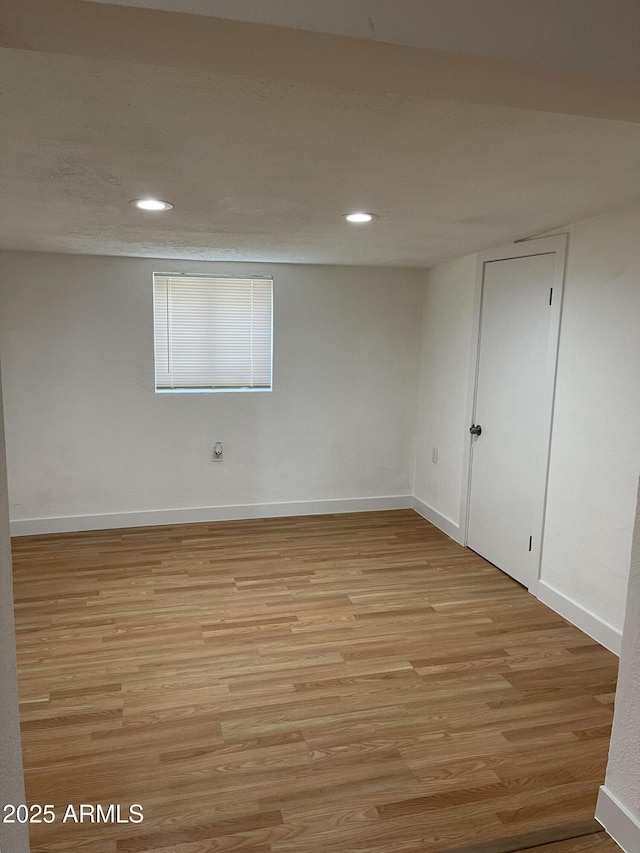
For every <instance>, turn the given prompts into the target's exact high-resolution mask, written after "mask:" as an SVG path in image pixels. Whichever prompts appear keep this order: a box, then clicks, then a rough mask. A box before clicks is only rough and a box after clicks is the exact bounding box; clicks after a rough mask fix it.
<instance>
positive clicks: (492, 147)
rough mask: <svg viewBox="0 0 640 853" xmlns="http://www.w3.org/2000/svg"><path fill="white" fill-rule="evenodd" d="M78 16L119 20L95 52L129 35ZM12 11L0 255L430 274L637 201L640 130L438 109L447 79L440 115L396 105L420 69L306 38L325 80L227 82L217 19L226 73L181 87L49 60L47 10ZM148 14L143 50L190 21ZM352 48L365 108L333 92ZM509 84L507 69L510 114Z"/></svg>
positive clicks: (190, 79) (57, 9)
mask: <svg viewBox="0 0 640 853" xmlns="http://www.w3.org/2000/svg"><path fill="white" fill-rule="evenodd" d="M8 5H9V4H8ZM8 5H7V8H8ZM100 5H102V4H100ZM80 6H84V7H85V8H88V9H89V12H90V13H91V14H93V13H94V11H95V14H101V15H103V16H104V15H105V14H108V16H109V18H108V21H107V18H105V17H100V18H96V28H95V29H94V31H93V33H92V38H93V42H91V44H94V45H95V44H97V42H96V39H97V36H96V32H98V33H99V34H100V33H102V32H103V30H104V31H105V32H106V23H108V22H111V23H113V25H114V27H115V28H116V29H117V27H120V28H121V29H123V28H124V26H125V23H126V22H128V21H130V20H133V19H131V18H126V19H124V18H123V19H122V20H121V18H120V17H119V16H120V15H124V14H126V13H130V12H131V10H127V9H120V8H118V7H109V8H108V9H104V7H103V8H102V9H100V8H99V4H97V3H96V4H89V3H80ZM14 7H15V9H19V13H18V12H16V13H15V15H14V17H12V18H11V19H10V21H11V27H9V26H7V27H5V30H4V32H3V40H2V42H1V43H0V44H3V45H5V46H2V47H0V76H1V78H2V80H3V88H2V92H1V93H0V116H1V119H2V131H1V134H2V140H1V144H2V156H1V159H0V195H1V199H2V200H1V201H0V247H1V248H5V249H25V250H36V251H58V252H80V253H90V254H107V255H109V254H117V255H135V256H147V257H158V258H162V257H166V258H170V257H171V258H185V259H221V260H225V259H228V260H256V261H281V262H286V261H290V262H298V263H344V264H371V265H387V266H428V265H431V264H433V263H436V262H439V261H442V260H445V259H449V258H453V257H456V256H459V255H462V254H466V253H468V252H471V251H475V250H477V249H481V248H486V247H489V246H493V245H498V244H500V243H504V242H508V241H510V240H513V239H517V238H521V237H526V236H530V235H533V234H538V233H541V232H543V231H545V230H548V229H551V228H554V227H556V226H558V225H562V224H564V223H567V222H570V221H575V220H578V219H581V218H586V217H588V216H590V215H594V214H597V213H600V212H603V211H605V210H608V209H611V208H614V207H621V206H624V205H627V204H631V203H633V202H634V201H636V200H637V199H638V197H639V196H640V123H638V122H637V121H619V120H616V121H614V120H607V119H603V118H601V117H595V115H598V113H597V111H596V112H595V115H587V114H582V115H568V114H564V113H563V112H558V111H543V110H540V109H523V108H517V107H516V106H504V105H497V104H496V103H482V102H476V103H469V102H465V101H464V100H462V99H458V100H452V99H451V97H448V98H447V99H445V98H438V97H433V91H438V80H437V79H436V80H431V81H427V82H428V83H429V85H430V86H431V94H430V96H429V97H427V96H419V95H418V94H416V91H415V88H412V87H409V86H407V87H406V92H405V91H403V89H402V86H400V85H399V84H395V85H389V86H387V85H386V80H387V79H389V80H391V81H397V80H398V79H400V76H401V75H400V72H401V71H402V66H403V63H404V62H405V57H406V60H407V62H408V61H409V60H411V61H412V62H415V61H416V55H419V57H418V58H420V57H421V56H422V54H423V52H422V51H416V50H415V49H412V48H403V47H395V46H394V48H393V50H392V51H390V52H389V51H385V50H384V49H383V48H382V47H381V46H379V47H380V52H377V53H371V50H370V46H369V45H367V44H366V42H364V41H359V40H355V39H345V38H342V37H338V36H328V35H327V36H325V35H319V34H315V35H314V38H315V41H314V42H313V44H314V45H318V46H320V47H321V48H323V49H325V50H326V53H324V54H322V55H317V56H315V57H312V58H311V61H312V62H313V64H315V65H317V66H318V67H319V72H318V77H317V79H316V80H314V79H311V78H310V76H309V74H308V73H306V74H302V75H301V77H300V79H299V80H298V79H296V66H295V64H291V63H289V66H288V67H287V70H286V74H285V73H284V72H283V74H282V75H280V79H278V78H277V77H269V76H267V75H261V76H259V75H258V74H257V73H256V72H255V71H254V70H252V68H250V67H249V65H248V64H247V66H246V73H245V74H239V73H238V68H237V66H235V65H234V66H232V65H231V64H230V61H229V66H228V67H225V64H224V61H223V60H220V58H219V57H220V55H221V54H222V51H216V43H215V38H216V36H217V35H219V33H220V32H221V30H220V29H219V26H218V25H219V22H217V21H216V20H215V19H208V20H204V19H203V20H202V24H201V25H199V30H200V31H201V32H202V34H203V39H205V43H206V39H207V37H208V35H209V34H210V35H211V54H212V55H214V54H215V56H216V57H218V59H217V61H218V64H217V65H215V66H212V67H211V68H207V67H203V63H202V62H197V63H196V62H194V64H193V67H189V62H188V59H187V60H186V61H181V62H180V64H163V52H162V50H161V49H158V55H157V62H154V63H151V62H149V61H148V60H146V61H144V62H142V61H135V56H118V57H116V58H113V57H112V56H111V54H110V53H109V52H108V51H107V52H101V50H100V51H98V50H97V49H94V48H91V50H92V51H93V52H94V53H95V55H86V54H87V52H88V50H85V52H84V54H83V52H82V50H81V49H80V47H78V52H77V55H72V54H73V53H74V52H75V47H74V49H73V50H72V49H70V47H69V44H65V45H64V46H62V47H61V48H60V52H58V51H57V50H55V49H53V48H52V47H51V46H48V47H47V50H46V51H45V50H41V49H38V47H37V46H38V44H39V42H38V39H41V40H42V39H43V38H44V36H42V35H38V33H41V32H43V31H46V30H47V21H46V20H44V21H43V20H42V15H40V16H38V20H36V17H37V16H36V15H35V14H34V15H33V30H31V29H30V27H31V23H32V22H31V20H30V19H29V9H32V10H34V12H35V11H41V10H42V9H43V8H45V7H43V6H42V5H40V6H38V4H37V3H29V2H27V0H22V3H21V4H20V6H19V7H18V5H15V4H14ZM46 8H47V9H49V10H50V14H51V15H55V14H56V13H58V15H59V16H61V20H58V22H57V25H58V26H60V24H61V22H62V23H65V18H64V15H65V14H66V15H70V13H71V11H73V9H74V8H75V7H74V5H73V2H70V0H64V2H63V0H60V2H59V0H47V6H46ZM78 8H79V7H78ZM138 12H139V14H140V15H141V17H140V19H139V20H140V21H141V22H142V24H143V25H144V30H145V35H146V38H147V40H148V42H149V41H150V42H151V44H153V34H154V26H155V25H156V24H157V25H158V27H159V28H160V27H161V26H163V25H164V24H165V23H166V21H168V20H170V21H171V22H172V26H171V29H172V31H173V32H174V33H176V32H178V29H177V28H176V25H177V24H179V23H180V20H181V19H183V18H185V19H186V18H188V17H190V16H185V15H172V16H169V18H167V17H166V15H167V13H164V12H156V11H140V10H138ZM7 20H9V18H7ZM68 20H69V23H71V18H70V17H69V18H68ZM136 20H138V19H137V18H136ZM15 21H18V22H19V27H17V25H16V24H15ZM1 23H3V21H2V13H1V12H0V24H1ZM51 23H52V27H53V19H52V22H51ZM227 23H228V22H227ZM98 25H99V26H98ZM237 26H238V27H239V28H240V29H239V30H238V32H239V33H240V36H241V38H243V39H244V38H246V39H247V44H249V43H251V44H254V45H255V46H256V48H255V49H256V52H257V53H259V54H260V55H261V56H262V57H263V58H264V59H265V61H268V60H269V49H270V47H271V48H273V50H274V55H275V51H276V44H280V42H278V39H279V38H281V35H282V30H280V29H279V28H276V27H264V26H262V27H261V26H259V25H257V24H255V25H254V24H238V25H237ZM207 27H209V28H210V29H207ZM38 28H40V29H39V30H38ZM228 31H229V30H226V29H225V30H224V32H228ZM234 32H235V30H234ZM287 33H288V36H287V38H290V39H294V40H298V39H303V38H304V37H306V35H307V34H304V33H298V32H294V31H291V30H289V31H287ZM67 36H68V34H67ZM252 40H253V41H252ZM271 42H273V43H271ZM119 43H122V40H120V42H119ZM301 44H306V42H304V43H303V42H301ZM6 45H11V46H6ZM34 45H35V47H34ZM294 46H295V45H294ZM72 47H73V46H72ZM98 47H100V45H98ZM184 47H185V51H186V53H187V54H188V52H189V44H187V45H185V46H184ZM374 47H375V46H374ZM347 48H348V50H349V51H350V55H352V61H353V63H354V65H356V66H358V70H359V73H360V74H361V75H363V77H367V79H368V80H370V81H373V82H371V83H370V85H369V87H368V90H367V91H362V90H358V89H357V88H351V87H350V84H349V80H348V78H346V77H345V79H344V81H343V85H341V86H336V85H333V84H329V83H327V82H326V81H325V80H323V77H322V74H321V73H320V72H322V70H323V69H329V68H330V66H331V65H332V64H333V65H335V64H336V63H337V62H338V59H337V58H338V56H339V54H340V51H345V50H346V49H347ZM333 50H335V57H336V63H332V53H331V51H333ZM359 51H361V52H359ZM278 52H279V54H280V55H281V54H282V51H281V50H280V49H279V48H278ZM407 52H408V53H407ZM427 54H428V52H427V51H424V55H425V56H427ZM214 58H215V57H214ZM381 61H382V67H380V64H381ZM374 63H375V64H374ZM394 63H395V64H394ZM285 64H286V63H285ZM396 65H397V68H396ZM439 67H440V66H439ZM443 67H444V66H443ZM447 67H449V66H447ZM450 67H451V69H452V71H451V75H448V79H447V80H443V89H442V90H443V92H446V93H448V94H449V95H450V89H447V87H446V85H445V84H447V85H450V80H451V79H454V77H455V72H456V68H457V66H456V65H455V63H453V64H451V66H450ZM491 67H492V68H493V66H491ZM514 68H516V66H511V65H507V64H506V63H505V64H504V79H505V81H506V82H505V86H506V88H507V90H508V91H509V97H510V99H511V101H510V103H514V102H517V95H518V92H517V91H516V89H515V88H514V86H513V80H514V76H513V74H511V75H510V74H509V71H510V70H512V69H514ZM368 70H370V71H371V74H370V75H367V71H368ZM554 73H555V72H554ZM558 73H560V72H558ZM548 79H549V81H550V82H551V81H553V77H550V78H548ZM559 80H560V83H561V82H562V81H561V78H559ZM544 81H545V85H547V82H546V81H547V78H544ZM588 84H589V81H588V80H586V81H581V85H583V86H587V85H588ZM596 89H597V87H595V86H594V88H593V91H594V92H595V91H596ZM631 91H632V97H633V91H634V90H631ZM639 91H640V90H639ZM578 94H579V92H578V88H577V87H576V96H578ZM594 98H595V95H594ZM476 100H481V99H478V98H477V99H476ZM594 103H595V101H594ZM638 103H639V105H640V99H639V101H638ZM632 106H633V101H632ZM583 112H584V110H583ZM625 114H626V113H625ZM634 117H635V116H634ZM144 195H154V196H157V197H159V198H162V199H166V200H168V201H170V202H172V203H173V204H174V205H175V208H174V210H172V211H170V212H168V213H166V214H157V215H151V214H144V213H142V212H140V211H138V210H135V209H133V208H131V207H130V206H129V204H128V203H129V201H130V200H131V199H133V198H138V197H141V196H144ZM354 209H364V210H370V211H372V212H375V213H377V214H378V218H377V219H376V220H375V222H374V223H373V224H372V225H370V226H364V227H363V226H354V225H347V224H346V223H345V222H344V220H343V219H342V214H344V213H347V212H349V211H350V210H354Z"/></svg>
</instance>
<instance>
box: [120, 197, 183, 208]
mask: <svg viewBox="0 0 640 853" xmlns="http://www.w3.org/2000/svg"><path fill="white" fill-rule="evenodd" d="M129 204H130V205H131V206H132V207H137V208H139V209H140V210H171V208H172V207H173V205H172V204H171V203H170V202H168V201H160V199H159V198H134V200H133V201H130V202H129Z"/></svg>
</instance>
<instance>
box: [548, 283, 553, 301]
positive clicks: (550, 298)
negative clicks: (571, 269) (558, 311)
mask: <svg viewBox="0 0 640 853" xmlns="http://www.w3.org/2000/svg"><path fill="white" fill-rule="evenodd" d="M552 302H553V288H552V287H550V288H549V305H551V303H552Z"/></svg>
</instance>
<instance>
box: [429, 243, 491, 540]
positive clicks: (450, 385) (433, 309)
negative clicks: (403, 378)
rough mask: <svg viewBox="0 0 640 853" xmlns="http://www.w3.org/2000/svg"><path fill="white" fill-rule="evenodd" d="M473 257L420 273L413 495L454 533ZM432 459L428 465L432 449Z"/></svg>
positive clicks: (462, 443)
mask: <svg viewBox="0 0 640 853" xmlns="http://www.w3.org/2000/svg"><path fill="white" fill-rule="evenodd" d="M475 274H476V256H475V255H471V256H469V257H466V258H462V259H460V260H457V261H453V262H452V263H449V264H443V265H441V266H438V267H435V268H434V269H432V270H429V271H427V272H426V284H425V293H424V302H423V313H422V342H421V351H420V378H419V385H418V422H417V429H416V457H415V476H414V494H415V496H416V498H417V499H418V500H419V501H421V502H422V503H423V504H425V505H426V507H430V508H431V509H432V510H435V511H436V512H437V514H438V515H439V516H441V518H438V517H437V516H435V517H433V518H432V519H431V520H432V521H434V522H435V523H440V525H441V526H443V527H446V525H447V522H449V524H450V525H451V527H448V528H447V533H449V535H453V536H455V535H456V529H457V528H458V525H459V522H460V490H461V484H462V477H463V475H464V476H466V472H463V455H464V446H465V441H467V430H466V428H465V426H466V425H465V417H466V407H467V391H468V383H469V369H470V358H471V352H470V349H471V336H472V322H473V305H474V287H473V283H474V281H475ZM434 448H435V449H436V450H437V455H438V461H437V462H434V461H433V450H434ZM443 521H444V524H443Z"/></svg>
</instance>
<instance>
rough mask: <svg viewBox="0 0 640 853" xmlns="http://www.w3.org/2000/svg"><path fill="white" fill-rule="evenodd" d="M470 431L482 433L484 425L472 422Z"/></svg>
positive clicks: (477, 433)
mask: <svg viewBox="0 0 640 853" xmlns="http://www.w3.org/2000/svg"><path fill="white" fill-rule="evenodd" d="M469 432H470V433H471V435H482V427H481V426H480V424H472V425H471V426H470V427H469Z"/></svg>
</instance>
